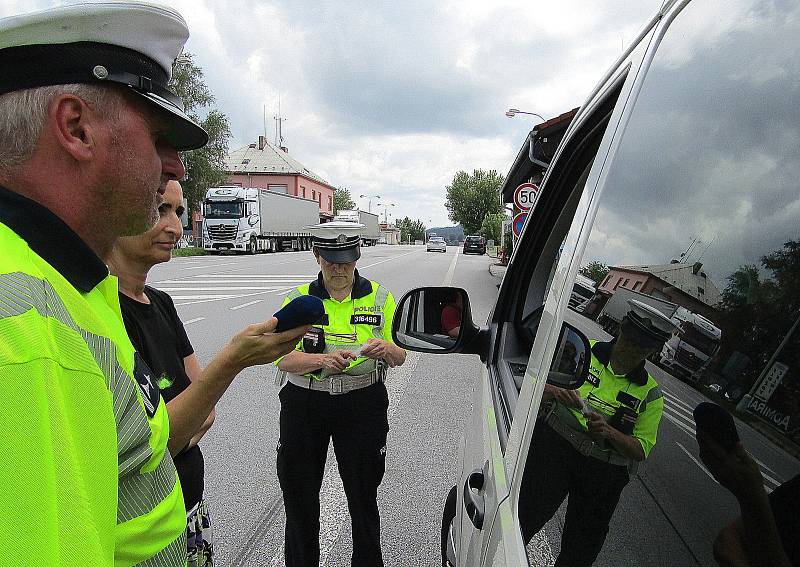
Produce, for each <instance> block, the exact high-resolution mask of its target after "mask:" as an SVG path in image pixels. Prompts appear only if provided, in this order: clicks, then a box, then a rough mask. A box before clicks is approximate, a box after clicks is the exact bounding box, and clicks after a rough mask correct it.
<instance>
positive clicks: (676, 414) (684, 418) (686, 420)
mask: <svg viewBox="0 0 800 567" xmlns="http://www.w3.org/2000/svg"><path fill="white" fill-rule="evenodd" d="M664 413H670V414H672V415H673V416H674V417H677V418H679V419H680V420H681V421H683V423H684V424H685V425H686V427H688V428H689V429H691V430H692V434H694V420H691V419H690V418H689V417H687V416H686V414H685V413H681V412H680V411H677V410H676V409H675V408H673V407H670V406H666V405H665V406H664Z"/></svg>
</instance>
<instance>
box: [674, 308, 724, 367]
mask: <svg viewBox="0 0 800 567" xmlns="http://www.w3.org/2000/svg"><path fill="white" fill-rule="evenodd" d="M672 320H673V322H675V323H676V324H677V325H678V327H679V329H680V330H679V331H678V332H677V333H676V334H674V335H673V336H672V338H671V339H670V340H668V341H667V343H666V344H665V345H664V348H663V349H662V351H661V356H660V361H661V364H662V366H664V367H665V368H668V369H669V370H671V371H672V372H673V373H676V374H678V375H680V376H681V377H685V378H688V379H690V380H694V381H699V380H701V378H702V377H703V374H704V372H705V371H706V370H707V369H708V367H709V365H710V364H711V361H712V360H713V358H714V356H715V355H716V354H717V352H718V351H719V347H720V341H721V339H722V330H721V329H720V328H719V327H717V326H716V325H714V323H712V322H711V321H709V320H708V319H706V318H705V317H703V316H702V315H700V314H699V313H692V312H691V311H689V310H688V309H686V308H684V307H679V308H678V309H677V310H676V311H675V315H673V317H672Z"/></svg>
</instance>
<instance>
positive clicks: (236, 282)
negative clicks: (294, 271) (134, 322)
mask: <svg viewBox="0 0 800 567" xmlns="http://www.w3.org/2000/svg"><path fill="white" fill-rule="evenodd" d="M309 281H311V279H310V278H304V279H302V280H301V279H300V278H294V279H290V280H282V279H274V278H271V279H266V278H248V279H246V280H191V279H187V280H161V281H159V282H158V285H200V284H203V285H209V284H212V285H226V284H228V285H243V284H284V285H289V284H291V283H304V282H305V283H307V282H309Z"/></svg>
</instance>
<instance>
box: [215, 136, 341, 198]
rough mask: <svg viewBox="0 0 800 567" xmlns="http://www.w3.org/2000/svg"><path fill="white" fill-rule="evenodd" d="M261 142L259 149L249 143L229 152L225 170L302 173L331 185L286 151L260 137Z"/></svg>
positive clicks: (279, 173)
mask: <svg viewBox="0 0 800 567" xmlns="http://www.w3.org/2000/svg"><path fill="white" fill-rule="evenodd" d="M261 143H263V144H264V148H263V149H259V144H250V145H248V146H244V147H242V148H239V149H238V150H233V151H232V152H230V153H229V154H228V156H227V158H226V160H225V169H226V171H227V172H228V173H231V174H236V173H251V174H262V175H264V174H266V175H269V174H275V175H302V176H304V177H308V178H309V179H313V180H314V181H317V182H318V183H322V184H323V185H327V186H328V187H331V184H330V183H328V182H327V181H325V180H324V179H323V178H322V177H320V176H319V175H317V174H316V173H314V172H313V171H311V170H310V169H308V168H307V167H306V166H304V165H303V164H302V163H300V162H299V161H297V160H296V159H294V158H293V157H291V156H290V155H289V153H288V152H286V151H284V150H282V149H280V148H276V147H275V146H273V145H272V144H270V143H269V142H267V141H266V140H263V139H262V140H261Z"/></svg>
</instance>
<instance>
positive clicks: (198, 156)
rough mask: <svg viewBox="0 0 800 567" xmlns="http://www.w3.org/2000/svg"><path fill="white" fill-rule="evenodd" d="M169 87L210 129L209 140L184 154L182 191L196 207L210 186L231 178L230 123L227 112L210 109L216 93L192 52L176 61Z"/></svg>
mask: <svg viewBox="0 0 800 567" xmlns="http://www.w3.org/2000/svg"><path fill="white" fill-rule="evenodd" d="M170 88H171V89H172V90H173V91H174V92H175V93H176V94H177V95H178V96H179V97H180V99H181V100H182V101H183V104H184V109H185V112H186V114H188V115H189V116H190V117H191V118H192V119H193V120H195V121H196V122H197V123H198V124H200V125H201V126H202V127H203V129H205V131H206V132H208V138H209V140H208V144H206V145H205V146H204V147H202V148H200V149H197V150H192V151H189V152H184V153H183V155H182V157H183V161H184V163H185V164H186V179H185V180H184V181H182V182H181V185H182V186H183V195H184V197H186V200H187V201H188V203H189V210H195V208H196V206H197V203H199V202H202V200H203V197H204V196H205V192H206V190H207V189H208V188H209V187H214V186H216V185H222V184H224V183H226V182H227V181H228V174H227V173H226V172H225V158H226V157H227V155H228V140H230V137H231V128H230V123H229V122H228V117H227V116H226V115H225V114H223V113H222V112H220V111H219V110H217V109H215V108H210V109H209V107H211V105H213V104H214V100H215V98H214V94H213V93H212V92H211V90H210V89H209V88H208V85H206V83H205V81H204V80H203V70H202V69H201V68H200V67H199V66H198V65H196V64H195V63H194V60H193V55H192V54H191V53H184V54H183V55H181V56H180V57H178V59H177V60H176V61H175V65H173V68H172V80H171V81H170ZM203 114H205V116H204V117H202V115H203Z"/></svg>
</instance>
